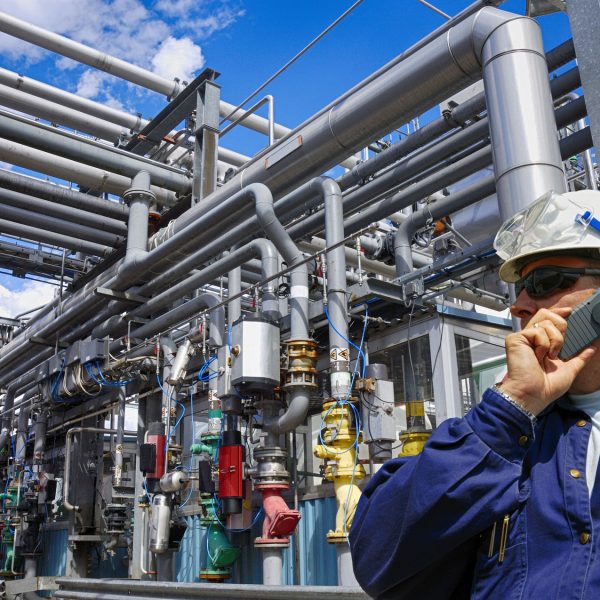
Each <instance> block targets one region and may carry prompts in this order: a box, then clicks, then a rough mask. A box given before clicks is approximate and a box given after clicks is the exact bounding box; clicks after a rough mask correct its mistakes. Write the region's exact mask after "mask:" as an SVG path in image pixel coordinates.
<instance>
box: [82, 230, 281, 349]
mask: <svg viewBox="0 0 600 600" xmlns="http://www.w3.org/2000/svg"><path fill="white" fill-rule="evenodd" d="M254 256H258V257H260V261H261V262H260V264H261V271H262V272H261V277H262V279H272V277H273V275H274V274H275V273H276V272H277V265H278V259H277V250H276V249H275V246H274V245H273V243H272V242H270V241H269V240H265V239H263V238H258V239H254V240H252V241H250V242H248V244H246V245H244V246H242V247H241V248H238V249H236V250H234V251H232V252H230V253H228V254H225V255H223V256H222V257H221V258H220V259H219V260H217V261H215V262H214V263H211V264H209V265H208V266H206V267H205V268H204V269H202V270H200V271H198V272H197V273H194V274H193V275H191V276H190V277H188V278H187V279H185V280H183V281H181V282H179V283H178V284H176V285H174V286H171V287H169V288H168V289H166V290H164V291H163V292H162V293H160V294H158V295H156V296H153V297H152V298H150V299H149V300H148V301H147V302H146V303H145V304H143V305H141V306H140V307H138V308H135V309H133V310H131V311H129V312H128V314H127V315H121V316H118V317H113V318H108V317H109V316H110V314H109V310H108V308H107V309H106V310H105V312H103V314H101V315H99V317H98V319H99V320H100V321H101V324H100V325H99V326H98V327H96V328H95V329H94V330H93V335H94V337H98V338H102V337H105V336H107V335H112V336H119V335H124V333H125V332H126V331H127V326H128V322H129V321H130V320H134V321H135V319H137V318H145V317H148V316H149V315H151V314H153V313H156V312H158V311H160V310H162V309H164V308H165V307H167V306H169V305H171V304H173V303H174V302H176V301H177V300H179V299H180V298H182V297H183V296H184V295H185V294H186V293H189V292H191V291H193V290H196V289H198V288H200V287H202V286H203V285H205V284H207V283H210V282H211V281H214V280H215V279H217V278H218V277H219V276H220V275H222V274H224V273H226V272H227V271H230V270H231V269H232V268H235V267H238V266H239V265H242V264H244V263H245V262H247V261H248V260H250V259H251V258H252V257H254ZM273 285H274V283H273V281H270V282H269V283H266V284H265V285H264V286H263V287H262V291H263V306H262V308H263V312H265V313H266V314H269V315H270V316H277V317H278V316H279V312H278V303H277V299H276V296H275V292H274V288H273ZM143 289H144V288H143V287H142V288H141V289H140V294H141V293H145V292H143V291H142V290H143ZM228 289H229V295H230V296H231V295H233V294H232V288H231V287H229V288H228ZM190 302H191V301H190ZM190 302H186V303H185V304H182V305H180V306H179V307H177V308H175V309H173V310H172V311H170V312H169V313H167V314H165V315H162V316H161V317H158V319H160V321H159V322H160V323H162V324H168V326H171V325H173V324H175V323H178V322H180V321H181V320H182V319H183V318H184V317H182V316H181V315H184V314H185V315H187V316H193V315H194V311H197V308H194V307H196V306H204V305H203V304H202V302H201V301H199V302H200V303H199V304H198V305H196V304H190ZM117 310H121V309H117ZM233 316H234V315H232V314H231V313H230V314H229V319H230V322H233V320H235V319H233V320H232V317H233ZM238 318H239V315H238ZM153 324H155V323H154V320H153ZM142 331H147V329H143V330H142ZM158 331H160V329H159V330H158ZM137 335H138V336H139V332H138V333H137Z"/></svg>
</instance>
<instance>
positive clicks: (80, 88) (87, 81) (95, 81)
mask: <svg viewBox="0 0 600 600" xmlns="http://www.w3.org/2000/svg"><path fill="white" fill-rule="evenodd" d="M107 77H109V75H108V74H107V73H102V72H101V71H92V70H90V69H86V70H85V71H84V72H83V75H82V76H81V77H80V78H79V81H78V82H77V90H76V91H75V93H76V94H78V95H79V96H83V97H84V98H95V97H96V96H97V95H98V92H99V91H100V87H101V85H102V84H103V83H104V82H105V81H106V79H107Z"/></svg>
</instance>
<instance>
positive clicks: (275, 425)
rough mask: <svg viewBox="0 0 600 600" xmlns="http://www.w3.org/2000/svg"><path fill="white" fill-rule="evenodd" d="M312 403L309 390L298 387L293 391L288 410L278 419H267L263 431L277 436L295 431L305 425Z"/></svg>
mask: <svg viewBox="0 0 600 600" xmlns="http://www.w3.org/2000/svg"><path fill="white" fill-rule="evenodd" d="M309 402H310V392H309V388H306V387H304V386H298V387H295V388H293V389H292V392H291V393H290V404H289V406H288V408H287V410H286V411H285V412H284V413H283V414H282V415H280V416H278V417H272V418H270V419H266V420H265V422H264V424H263V429H264V430H265V431H268V432H269V433H273V434H275V435H281V434H284V433H287V432H288V431H293V430H294V429H296V427H298V426H299V425H301V424H302V423H304V421H305V419H306V415H307V414H308V405H309Z"/></svg>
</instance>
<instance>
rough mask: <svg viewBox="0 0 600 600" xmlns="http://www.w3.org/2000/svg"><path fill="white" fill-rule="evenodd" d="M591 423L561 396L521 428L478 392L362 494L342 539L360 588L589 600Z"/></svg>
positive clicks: (595, 541)
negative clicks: (472, 402)
mask: <svg viewBox="0 0 600 600" xmlns="http://www.w3.org/2000/svg"><path fill="white" fill-rule="evenodd" d="M591 426H592V425H591V422H590V419H589V417H588V416H587V415H586V414H585V413H583V412H581V411H578V410H577V409H575V408H574V407H573V406H572V405H570V404H569V403H568V401H567V400H565V399H561V400H559V401H558V402H555V403H554V404H553V405H552V406H551V407H549V408H548V409H546V410H545V411H544V412H543V413H542V414H541V415H540V416H539V417H538V418H537V419H534V420H532V419H530V418H529V417H528V416H527V415H526V414H525V413H524V412H523V411H521V410H519V408H518V407H516V406H514V405H512V404H511V403H509V402H508V401H507V400H506V399H504V398H503V397H502V396H501V395H499V394H498V393H496V392H495V391H493V390H491V389H490V390H487V391H486V392H485V394H484V396H483V399H482V401H481V403H479V404H478V405H477V406H475V407H474V408H472V409H471V410H470V411H469V413H468V414H467V415H466V416H465V417H464V418H462V419H448V420H447V421H444V422H443V423H442V424H441V425H440V426H439V427H438V428H437V429H436V430H435V431H434V432H433V434H432V435H431V437H430V439H429V440H428V442H427V444H426V446H425V448H424V449H423V452H422V453H421V454H420V455H418V456H414V457H408V458H399V459H393V460H390V461H388V462H387V463H385V464H384V465H383V466H382V468H381V469H380V470H379V471H378V472H377V473H376V474H375V475H374V476H373V477H372V479H371V481H370V482H369V483H368V485H367V486H366V488H365V490H364V492H363V495H362V497H361V499H360V502H359V503H358V507H357V511H356V516H355V517H354V522H353V524H352V529H351V532H350V545H351V549H352V557H353V561H354V571H355V574H356V577H357V579H358V581H359V583H360V584H361V586H362V587H363V588H364V589H365V590H366V591H367V593H368V594H370V595H371V596H373V597H374V598H378V599H388V598H390V599H391V598H394V599H395V600H401V599H403V598H407V599H408V598H410V599H411V600H429V599H431V600H444V599H447V598H448V599H450V598H451V599H459V598H471V599H480V598H486V599H490V598H491V599H498V600H517V599H521V598H522V599H527V600H531V599H533V600H551V599H554V598H556V599H559V598H560V599H561V600H567V599H575V598H577V599H586V600H598V599H600V556H599V552H600V489H598V488H600V482H599V483H598V485H596V486H595V487H594V491H593V495H592V499H591V502H590V497H589V492H588V488H587V485H586V481H585V469H586V457H587V446H588V440H589V436H590V430H591Z"/></svg>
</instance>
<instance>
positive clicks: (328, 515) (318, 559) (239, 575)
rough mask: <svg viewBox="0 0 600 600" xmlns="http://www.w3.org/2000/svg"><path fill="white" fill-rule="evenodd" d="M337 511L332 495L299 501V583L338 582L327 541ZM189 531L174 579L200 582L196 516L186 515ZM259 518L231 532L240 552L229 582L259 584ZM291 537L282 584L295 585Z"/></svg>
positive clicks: (201, 549)
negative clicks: (247, 527)
mask: <svg viewBox="0 0 600 600" xmlns="http://www.w3.org/2000/svg"><path fill="white" fill-rule="evenodd" d="M336 511H337V507H336V502H335V498H318V499H315V500H307V501H304V502H300V513H301V514H302V519H301V520H300V524H299V525H298V533H297V535H299V536H300V537H299V545H300V561H299V563H300V584H301V585H337V561H336V552H335V547H334V546H332V545H331V544H328V543H327V541H326V538H325V535H326V533H327V532H328V531H329V530H330V529H332V528H333V526H334V524H335V513H336ZM186 520H187V522H188V530H187V531H186V534H185V536H184V538H183V540H182V542H181V549H180V551H179V553H178V555H177V563H176V569H177V581H182V582H194V581H199V579H198V575H199V573H200V568H201V564H202V562H203V560H204V561H205V560H206V545H205V544H206V542H205V535H204V534H205V529H204V528H203V527H201V526H200V521H199V518H198V517H188V518H187V519H186ZM261 528H262V519H258V520H257V522H256V523H255V525H254V526H253V528H252V530H251V531H247V532H243V533H236V534H233V537H232V541H233V542H234V543H237V544H239V545H240V546H241V548H242V551H241V554H240V557H239V559H238V560H237V561H236V563H235V565H234V568H233V571H232V578H231V580H230V582H235V583H256V584H260V583H262V554H261V552H260V551H259V550H256V549H255V548H254V539H255V538H257V537H259V536H260V534H261ZM294 570H295V560H294V536H292V537H291V538H290V547H289V548H288V549H286V550H284V552H283V584H284V585H293V584H294Z"/></svg>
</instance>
